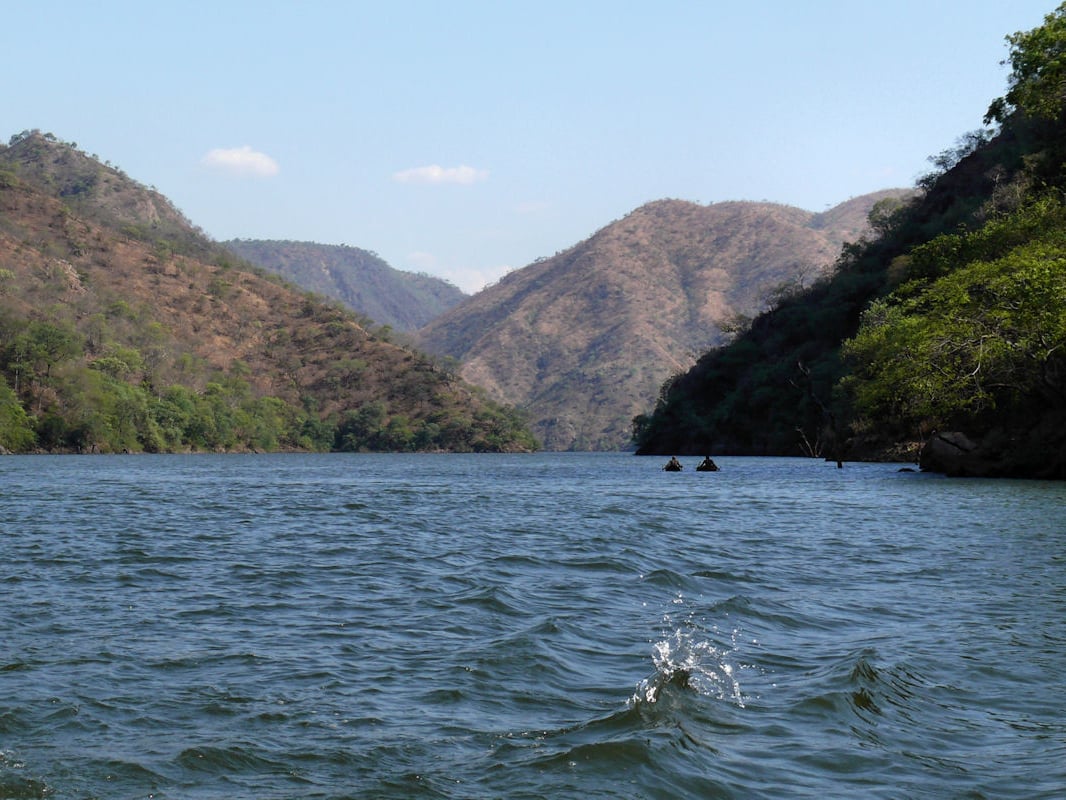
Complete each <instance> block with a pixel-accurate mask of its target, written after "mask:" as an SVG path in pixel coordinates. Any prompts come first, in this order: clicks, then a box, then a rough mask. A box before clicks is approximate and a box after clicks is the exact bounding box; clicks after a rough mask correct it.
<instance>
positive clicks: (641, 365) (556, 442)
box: [417, 190, 908, 450]
mask: <svg viewBox="0 0 1066 800" xmlns="http://www.w3.org/2000/svg"><path fill="white" fill-rule="evenodd" d="M906 194H908V192H906V191H904V190H887V191H884V192H878V193H875V194H870V195H866V196H863V197H860V198H854V199H852V200H849V201H848V202H846V203H843V204H841V205H839V206H837V207H835V208H833V209H831V210H829V211H826V212H824V213H821V214H816V213H812V212H809V211H805V210H802V209H799V208H794V207H790V206H785V205H777V204H771V203H752V202H723V203H714V204H711V205H699V204H696V203H691V202H685V201H681V200H660V201H657V202H652V203H648V204H647V205H645V206H642V207H640V208H638V209H636V210H635V211H633V212H632V213H631V214H629V215H628V216H626V217H625V218H623V219H621V220H618V221H616V222H613V223H611V224H609V225H607V226H606V227H604V228H603V229H601V230H600V231H598V232H597V233H595V234H594V235H593V236H591V237H590V238H588V239H587V240H585V241H583V242H581V243H580V244H577V245H575V246H574V247H571V248H570V249H568V250H566V251H564V252H561V253H559V254H557V255H555V256H554V257H552V258H547V259H542V260H540V261H538V262H536V263H533V264H531V265H529V266H527V267H524V268H523V269H520V270H517V271H515V272H513V273H511V274H509V275H507V276H506V277H505V278H503V279H502V280H501V281H499V283H497V284H495V285H494V286H491V287H489V288H487V289H484V290H483V291H481V292H479V293H478V294H476V295H474V296H473V297H470V298H468V299H467V300H465V301H463V302H462V303H461V304H459V305H458V306H457V307H455V308H454V309H452V310H451V311H449V312H447V313H445V314H443V315H442V316H440V317H439V318H437V319H435V320H433V321H432V322H430V323H429V324H428V325H427V326H425V327H424V328H422V329H421V330H420V331H419V332H418V334H417V340H418V342H419V344H420V345H421V346H422V347H423V348H425V349H427V350H429V351H431V352H435V353H439V354H442V355H447V356H451V357H453V358H456V359H459V360H460V361H461V362H462V375H463V377H464V378H465V379H466V380H468V381H470V382H472V383H475V384H477V385H479V386H482V387H484V388H485V389H486V390H487V391H488V392H489V393H490V395H491V396H493V397H494V398H496V399H497V400H500V401H503V402H507V403H512V404H515V405H517V406H519V407H521V408H522V409H524V410H525V411H527V412H528V413H529V415H530V418H531V424H532V426H533V428H534V431H535V433H536V434H537V436H538V437H539V438H540V439H541V441H542V443H543V445H544V447H546V448H548V449H555V450H567V449H575V450H604V449H605V450H614V449H624V448H626V447H627V446H628V445H629V441H630V435H631V422H632V419H633V417H634V416H635V415H637V414H639V413H640V412H642V411H645V410H646V409H647V408H648V406H649V404H651V403H653V402H654V398H655V397H656V396H657V395H658V392H659V387H660V385H661V384H662V383H663V381H664V380H665V379H666V378H668V377H670V376H671V375H673V374H676V373H680V372H683V371H685V370H687V369H688V368H689V367H691V366H692V364H693V363H694V362H695V359H696V356H697V355H698V354H699V353H700V352H702V351H704V350H706V349H707V348H708V347H711V346H714V345H717V344H720V343H722V342H723V341H725V340H726V339H727V338H728V337H729V336H731V335H732V334H733V333H735V332H736V331H737V330H742V329H743V328H745V327H746V324H747V321H748V320H749V319H750V317H751V316H752V315H755V314H757V313H759V312H761V311H763V310H765V309H766V308H767V307H768V306H772V305H773V304H775V303H776V302H778V301H779V300H780V299H781V298H783V297H786V296H789V295H790V294H792V293H794V292H796V291H799V290H800V289H801V288H802V287H803V286H805V285H807V284H809V283H810V282H812V281H814V280H815V279H817V278H818V277H819V276H820V275H821V274H822V273H823V272H824V271H825V270H826V269H827V268H828V267H829V266H830V265H831V264H832V263H833V261H834V260H835V259H836V257H837V256H838V254H839V253H840V249H841V245H842V244H843V243H844V242H845V241H849V240H854V239H857V238H859V237H860V236H862V235H863V233H864V231H865V230H866V229H867V216H868V215H869V213H870V210H871V209H872V208H873V207H874V205H875V204H877V203H879V202H887V203H889V204H890V203H892V202H893V199H894V198H899V197H901V196H904V195H906Z"/></svg>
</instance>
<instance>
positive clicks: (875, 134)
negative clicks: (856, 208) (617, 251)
mask: <svg viewBox="0 0 1066 800" xmlns="http://www.w3.org/2000/svg"><path fill="white" fill-rule="evenodd" d="M1055 6H1056V1H1055V0H1041V1H1039V2H1038V1H1036V0H1010V2H1005V0H893V2H884V0H802V2H797V0H733V2H719V0H689V1H687V2H681V1H680V0H655V1H654V2H650V1H649V2H633V1H631V0H610V1H609V2H602V1H601V0H588V1H587V2H582V0H567V2H557V1H556V0H537V2H526V1H525V0H514V2H507V0H495V2H474V1H470V2H465V1H464V0H448V1H447V2H446V1H445V0H439V2H429V1H426V2H421V1H417V0H390V2H380V1H378V2H362V1H361V0H348V1H347V2H345V1H343V0H302V1H301V2H296V0H290V1H289V2H280V1H275V0H254V1H253V0H210V1H209V2H202V1H201V0H182V2H172V0H154V2H152V3H146V2H144V0H134V1H132V2H127V1H126V0H121V1H120V0H96V1H95V2H89V1H88V0H51V2H47V3H38V2H22V3H12V4H8V5H7V7H6V8H5V9H4V14H3V17H4V28H5V35H4V45H3V48H2V49H0V66H2V68H3V71H4V74H5V76H6V77H7V80H5V82H4V83H5V86H4V89H3V102H0V121H2V122H3V123H4V124H3V125H2V126H0V141H7V139H8V138H10V137H11V136H12V135H15V134H18V133H19V132H21V131H23V130H27V129H34V128H37V129H40V130H42V131H44V132H48V133H52V134H54V135H55V136H57V137H58V138H60V139H62V140H64V141H67V142H74V143H76V144H77V146H78V147H79V148H80V149H81V150H84V151H85V152H87V153H90V154H94V155H96V156H98V157H99V158H100V160H101V161H109V162H110V163H112V164H113V165H114V166H117V167H120V168H121V169H123V170H124V171H125V172H126V173H127V174H128V175H129V176H130V177H132V178H134V179H135V180H137V181H139V182H141V183H143V184H145V185H149V186H154V187H155V188H157V189H158V190H159V191H160V192H162V193H163V194H164V195H166V196H167V197H168V198H170V199H171V200H172V201H173V202H174V204H175V205H176V206H177V207H178V208H179V209H180V210H181V211H182V212H183V213H184V214H185V215H186V216H187V217H188V218H189V219H190V220H191V221H192V222H193V223H194V224H196V225H198V226H199V227H200V228H202V229H203V230H204V231H205V232H206V233H207V234H208V235H210V236H211V237H212V238H214V239H217V240H226V239H231V238H247V239H290V240H297V241H313V242H319V243H322V244H347V245H351V246H355V247H361V248H364V249H366V250H371V251H374V252H376V253H377V254H378V255H380V256H381V257H382V258H383V259H385V261H387V262H388V263H389V264H390V265H391V266H393V267H396V268H397V269H402V270H410V271H415V272H425V273H429V274H431V275H436V276H438V277H441V278H444V279H446V280H448V281H450V282H451V283H453V284H455V285H456V286H458V287H459V288H461V289H463V290H464V291H466V292H473V291H476V290H478V289H480V288H482V287H483V286H485V285H486V284H488V283H491V282H493V281H495V280H498V279H499V278H500V277H501V276H502V275H504V274H506V273H507V272H508V271H510V270H513V269H517V268H520V267H523V266H525V265H527V264H529V263H531V262H533V261H534V260H536V259H537V258H540V257H545V256H551V255H554V254H555V253H556V252H559V251H561V250H565V249H566V248H568V247H570V246H571V245H574V244H576V243H578V242H580V241H581V240H583V239H585V238H587V237H588V236H590V235H591V234H593V233H594V232H595V231H596V230H598V229H600V228H602V227H603V226H605V225H607V224H609V223H610V222H612V221H613V220H616V219H620V218H622V217H624V216H625V215H626V214H628V213H629V212H630V211H632V210H634V209H636V208H637V207H639V206H641V205H643V204H644V203H647V202H650V201H653V200H658V199H662V198H667V197H670V198H679V199H683V200H691V201H695V202H699V203H711V202H722V201H729V200H756V201H762V200H768V201H772V202H776V203H785V204H788V205H793V206H798V207H800V208H804V209H807V210H809V211H823V210H825V209H827V208H830V207H832V206H834V205H836V204H838V203H841V202H844V201H846V200H848V199H850V198H852V197H856V196H859V195H862V194H866V193H868V192H873V191H877V190H880V189H884V188H892V187H909V186H912V185H913V184H914V182H915V180H916V179H918V178H919V177H921V176H922V175H923V174H925V173H927V172H929V171H930V170H931V169H932V166H931V164H930V162H929V158H930V157H931V156H935V155H936V154H938V153H940V152H941V151H943V150H946V149H948V148H950V147H952V146H953V145H954V144H955V143H956V141H957V140H958V139H959V137H961V136H962V135H963V134H966V133H968V132H970V131H973V130H976V129H978V128H980V127H981V126H982V118H983V116H984V113H985V110H986V109H987V108H988V105H989V103H990V102H991V101H992V100H993V99H994V98H996V97H998V96H1000V95H1002V94H1004V92H1005V91H1006V86H1007V76H1008V68H1007V67H1006V66H1004V65H1003V64H1002V62H1003V61H1004V59H1005V58H1006V57H1007V55H1008V49H1007V44H1006V41H1005V37H1006V36H1007V35H1008V34H1011V33H1013V32H1015V31H1019V30H1030V29H1032V28H1034V27H1037V26H1038V25H1040V24H1041V23H1042V22H1043V19H1044V16H1045V15H1047V14H1049V13H1051V12H1052V11H1053V10H1054V9H1055Z"/></svg>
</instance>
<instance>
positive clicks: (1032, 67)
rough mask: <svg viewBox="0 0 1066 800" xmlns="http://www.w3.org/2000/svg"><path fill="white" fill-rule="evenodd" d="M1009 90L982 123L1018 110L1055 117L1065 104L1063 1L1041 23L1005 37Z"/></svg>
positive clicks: (1065, 12)
mask: <svg viewBox="0 0 1066 800" xmlns="http://www.w3.org/2000/svg"><path fill="white" fill-rule="evenodd" d="M1007 41H1008V43H1009V44H1010V56H1009V58H1008V63H1009V64H1010V66H1011V74H1010V77H1009V78H1008V86H1009V89H1008V91H1007V94H1006V95H1005V96H1004V97H1000V98H997V99H996V100H994V101H993V102H992V104H991V105H990V106H989V108H988V113H987V114H986V115H985V122H986V123H987V122H992V121H995V122H1003V121H1004V120H1005V119H1006V118H1007V116H1008V115H1009V114H1010V113H1011V111H1013V110H1015V109H1017V110H1020V111H1022V112H1023V113H1024V114H1026V115H1028V116H1031V117H1038V118H1043V119H1058V118H1059V117H1060V116H1061V114H1062V112H1063V104H1064V103H1066V3H1063V4H1062V5H1060V6H1059V7H1058V8H1057V9H1055V11H1053V12H1052V13H1050V14H1048V15H1047V16H1046V17H1044V24H1043V25H1041V26H1040V27H1038V28H1034V29H1033V30H1031V31H1024V32H1023V31H1019V32H1018V33H1015V34H1012V35H1010V36H1008V37H1007Z"/></svg>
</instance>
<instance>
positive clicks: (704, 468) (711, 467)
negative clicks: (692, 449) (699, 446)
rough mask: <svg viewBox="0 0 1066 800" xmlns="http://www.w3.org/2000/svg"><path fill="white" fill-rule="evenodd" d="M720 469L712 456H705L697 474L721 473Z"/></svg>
mask: <svg viewBox="0 0 1066 800" xmlns="http://www.w3.org/2000/svg"><path fill="white" fill-rule="evenodd" d="M719 471H720V470H719V467H718V465H717V464H715V463H714V460H713V459H712V458H711V457H710V456H704V459H703V461H701V462H700V463H699V464H697V465H696V472H719Z"/></svg>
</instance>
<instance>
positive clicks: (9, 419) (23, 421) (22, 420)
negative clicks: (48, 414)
mask: <svg viewBox="0 0 1066 800" xmlns="http://www.w3.org/2000/svg"><path fill="white" fill-rule="evenodd" d="M36 438H37V437H36V435H35V434H34V432H33V421H32V420H31V419H30V418H29V416H28V415H27V414H26V411H25V409H23V407H22V404H21V403H20V402H19V399H18V396H17V395H16V394H15V392H14V391H12V389H11V387H10V386H8V384H7V381H6V380H5V379H4V378H3V377H0V447H2V448H5V449H7V450H10V451H12V452H15V453H23V452H26V451H27V450H30V449H31V448H32V447H33V445H34V442H35V440H36Z"/></svg>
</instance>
